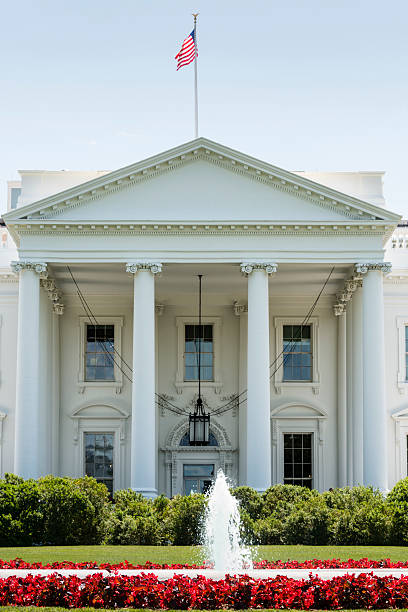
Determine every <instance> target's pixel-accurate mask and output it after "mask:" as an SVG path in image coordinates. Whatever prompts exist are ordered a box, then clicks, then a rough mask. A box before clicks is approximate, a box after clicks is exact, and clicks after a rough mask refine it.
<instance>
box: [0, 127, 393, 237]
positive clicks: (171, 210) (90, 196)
mask: <svg viewBox="0 0 408 612" xmlns="http://www.w3.org/2000/svg"><path fill="white" fill-rule="evenodd" d="M399 219H400V217H399V215H396V214H394V213H391V212H389V211H387V210H386V209H383V208H379V207H376V206H374V205H372V204H369V203H367V202H363V201H361V200H358V199H356V198H353V197H351V196H348V195H345V194H342V193H340V192H338V191H335V190H332V189H330V188H328V187H324V186H323V185H319V184H318V183H314V182H313V181H310V180H308V179H305V178H303V177H299V176H298V175H296V174H293V173H291V172H287V171H285V170H282V169H280V168H277V167H275V166H272V165H270V164H266V163H264V162H262V161H260V160H256V159H254V158H251V157H248V156H246V155H244V154H242V153H239V152H238V151H234V150H232V149H228V148H227V147H224V146H222V145H219V144H216V143H214V142H212V141H209V140H207V139H204V138H199V139H197V140H194V141H192V142H190V143H186V144H185V145H182V146H180V147H177V148H175V149H172V150H170V151H167V152H165V153H162V154H160V155H157V156H154V157H152V158H149V159H147V160H144V161H142V162H139V163H137V164H133V165H131V166H128V167H126V168H122V169H121V170H118V171H115V172H111V173H109V174H106V175H104V176H103V177H99V178H97V179H95V180H92V181H89V182H87V183H84V184H82V185H79V186H77V187H74V188H72V189H69V190H67V191H64V192H61V193H59V194H56V195H53V196H50V197H48V198H45V199H43V200H41V201H39V202H35V203H33V204H29V205H27V206H24V207H22V208H20V209H17V210H15V211H12V212H10V213H8V214H6V215H5V220H6V222H7V224H8V225H11V226H14V229H15V231H17V232H18V226H19V225H21V224H24V225H26V224H29V223H31V224H33V225H36V224H38V223H46V224H52V223H62V222H73V223H75V222H84V223H87V222H88V223H92V222H98V223H103V222H107V223H109V222H111V223H112V222H118V223H120V222H127V223H143V222H153V223H154V222H157V223H160V222H167V223H171V222H178V223H181V222H183V221H186V222H195V221H196V222H198V223H199V222H203V223H205V222H206V221H207V222H215V223H221V222H224V223H225V222H229V223H231V222H232V223H233V222H236V223H240V222H242V223H244V222H248V223H262V222H263V223H273V222H277V223H284V222H288V223H296V222H299V223H301V224H303V223H307V222H310V223H326V224H334V223H337V222H339V223H347V222H351V223H353V224H355V223H361V224H367V225H369V224H370V223H371V224H372V223H375V222H384V221H385V222H388V223H390V224H396V223H397V222H398V220H399Z"/></svg>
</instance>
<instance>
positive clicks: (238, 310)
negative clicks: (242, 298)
mask: <svg viewBox="0 0 408 612" xmlns="http://www.w3.org/2000/svg"><path fill="white" fill-rule="evenodd" d="M233 308H234V314H235V316H236V317H240V316H241V315H242V314H248V304H240V303H239V302H238V301H236V302H234V306H233Z"/></svg>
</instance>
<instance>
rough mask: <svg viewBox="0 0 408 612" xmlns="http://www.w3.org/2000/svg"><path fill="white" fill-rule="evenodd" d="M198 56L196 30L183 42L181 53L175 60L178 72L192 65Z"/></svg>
mask: <svg viewBox="0 0 408 612" xmlns="http://www.w3.org/2000/svg"><path fill="white" fill-rule="evenodd" d="M195 56H196V46H195V36H194V30H193V31H192V32H191V34H189V35H188V36H187V38H185V39H184V40H183V44H182V45H181V49H180V51H179V52H178V53H177V55H176V57H175V58H174V59H175V60H177V70H179V69H180V68H182V67H183V66H187V64H191V62H193V61H194V58H195Z"/></svg>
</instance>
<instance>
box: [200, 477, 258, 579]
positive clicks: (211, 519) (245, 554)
mask: <svg viewBox="0 0 408 612" xmlns="http://www.w3.org/2000/svg"><path fill="white" fill-rule="evenodd" d="M203 536H204V537H203V540H204V541H203V543H204V546H205V548H206V552H207V555H208V560H209V561H210V562H211V564H212V565H213V566H214V570H215V571H217V572H223V573H242V572H245V571H248V570H252V569H253V564H252V553H251V550H250V548H248V547H246V546H244V545H243V544H242V542H241V536H240V515H239V504H238V501H237V499H236V498H235V497H234V496H233V495H231V493H230V490H229V486H228V482H227V479H226V477H225V474H224V472H223V471H222V470H218V473H217V478H216V480H215V482H214V484H213V486H212V487H211V489H210V492H209V496H208V507H207V512H206V516H205V523H204V534H203Z"/></svg>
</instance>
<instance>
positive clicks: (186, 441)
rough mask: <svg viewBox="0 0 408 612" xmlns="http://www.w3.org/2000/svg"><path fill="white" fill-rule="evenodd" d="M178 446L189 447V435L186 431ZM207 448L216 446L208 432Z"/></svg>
mask: <svg viewBox="0 0 408 612" xmlns="http://www.w3.org/2000/svg"><path fill="white" fill-rule="evenodd" d="M180 446H190V434H189V432H188V431H187V432H186V433H185V434H184V436H183V437H182V438H181V440H180ZM208 446H218V440H217V438H216V437H215V436H214V434H213V433H212V431H210V435H209V437H208Z"/></svg>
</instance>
